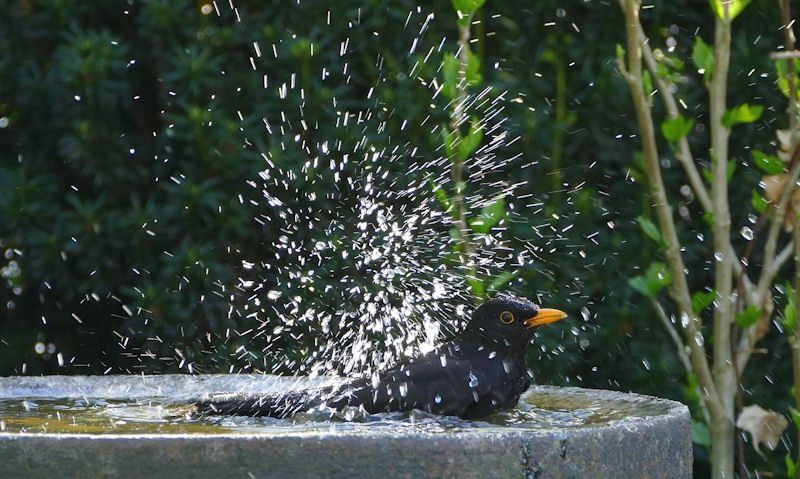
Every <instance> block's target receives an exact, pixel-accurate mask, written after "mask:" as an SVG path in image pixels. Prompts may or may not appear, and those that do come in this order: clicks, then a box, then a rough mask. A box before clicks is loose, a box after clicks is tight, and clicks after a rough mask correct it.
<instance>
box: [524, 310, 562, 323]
mask: <svg viewBox="0 0 800 479" xmlns="http://www.w3.org/2000/svg"><path fill="white" fill-rule="evenodd" d="M566 317H567V313H565V312H564V311H561V310H560V309H550V308H542V309H540V310H539V312H538V313H536V316H531V317H530V318H528V319H526V320H525V326H527V327H529V328H535V327H536V326H541V325H543V324H550V323H555V322H556V321H561V320H562V319H564V318H566Z"/></svg>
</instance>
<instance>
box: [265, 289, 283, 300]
mask: <svg viewBox="0 0 800 479" xmlns="http://www.w3.org/2000/svg"><path fill="white" fill-rule="evenodd" d="M280 297H281V292H280V291H275V290H272V291H270V292H268V293H267V298H269V299H271V300H272V301H275V300H276V299H278V298H280Z"/></svg>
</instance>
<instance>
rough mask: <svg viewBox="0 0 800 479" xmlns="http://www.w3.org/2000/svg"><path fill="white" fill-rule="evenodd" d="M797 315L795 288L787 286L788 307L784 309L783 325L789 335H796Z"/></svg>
mask: <svg viewBox="0 0 800 479" xmlns="http://www.w3.org/2000/svg"><path fill="white" fill-rule="evenodd" d="M796 315H797V306H796V305H795V301H794V288H793V287H792V285H791V284H786V306H784V307H783V318H782V319H781V324H783V328H784V329H785V330H786V332H787V333H789V335H790V336H791V335H794V334H795V328H794V323H795V318H796Z"/></svg>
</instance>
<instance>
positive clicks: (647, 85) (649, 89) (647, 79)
mask: <svg viewBox="0 0 800 479" xmlns="http://www.w3.org/2000/svg"><path fill="white" fill-rule="evenodd" d="M642 86H643V87H644V93H645V94H646V95H651V94H652V93H653V77H652V76H650V71H649V70H645V71H644V74H643V75H642Z"/></svg>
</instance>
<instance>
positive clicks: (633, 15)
mask: <svg viewBox="0 0 800 479" xmlns="http://www.w3.org/2000/svg"><path fill="white" fill-rule="evenodd" d="M620 2H621V5H622V9H623V12H624V13H625V28H626V37H627V50H628V51H627V67H625V68H624V69H621V74H622V76H623V78H625V80H626V81H627V82H628V86H629V88H630V90H631V96H632V97H633V102H634V105H635V108H636V117H637V122H638V124H639V129H640V131H641V136H642V150H643V152H644V157H645V168H646V173H647V177H648V179H649V182H650V189H651V194H652V195H653V202H654V207H655V209H656V214H657V217H658V223H659V229H660V230H661V234H662V237H663V238H664V241H665V248H664V256H665V257H666V260H667V264H668V265H669V268H670V271H671V272H672V281H673V284H672V286H673V288H672V296H673V298H674V300H675V302H676V303H677V305H678V310H679V311H680V314H681V315H686V316H688V318H689V321H688V324H687V326H686V331H685V333H686V335H687V337H686V344H687V345H688V346H689V350H690V358H691V362H692V367H693V368H694V372H695V374H696V375H697V380H698V382H699V384H700V387H701V388H702V390H703V394H702V395H701V396H700V397H701V399H702V400H703V402H704V403H706V407H708V408H709V410H710V411H711V412H716V413H722V409H721V403H720V399H719V396H718V394H717V388H716V384H715V382H714V379H713V377H712V375H711V369H710V367H709V364H708V359H707V357H706V350H705V342H704V338H703V334H702V327H703V325H702V321H701V319H700V318H699V317H698V316H697V314H695V313H694V309H693V308H692V298H691V293H690V292H689V285H688V283H687V279H686V269H685V266H684V263H683V258H682V256H681V251H680V250H681V245H680V240H679V239H678V234H677V231H676V229H675V222H674V219H673V217H672V207H671V206H670V204H669V201H668V198H667V194H666V189H665V187H664V180H663V178H662V176H661V165H660V163H659V161H658V149H657V147H656V139H655V129H654V126H653V118H652V115H651V113H650V107H649V104H648V98H647V95H646V94H645V92H644V87H643V85H642V51H641V45H640V41H639V1H638V0H620ZM715 415H716V414H715Z"/></svg>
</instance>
